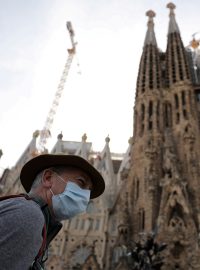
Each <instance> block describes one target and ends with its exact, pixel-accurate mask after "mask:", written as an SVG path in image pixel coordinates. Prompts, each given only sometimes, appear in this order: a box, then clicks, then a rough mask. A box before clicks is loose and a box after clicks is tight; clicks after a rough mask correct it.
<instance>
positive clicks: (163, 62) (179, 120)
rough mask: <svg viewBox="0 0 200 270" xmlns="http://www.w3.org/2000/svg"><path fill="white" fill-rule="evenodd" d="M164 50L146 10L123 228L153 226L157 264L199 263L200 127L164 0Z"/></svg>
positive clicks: (179, 45)
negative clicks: (160, 253)
mask: <svg viewBox="0 0 200 270" xmlns="http://www.w3.org/2000/svg"><path fill="white" fill-rule="evenodd" d="M167 7H168V8H169V10H170V14H169V27H168V36H167V49H166V52H165V53H163V52H161V51H160V50H159V49H158V47H157V42H156V37H155V33H154V22H153V17H155V13H154V12H153V11H148V12H147V13H146V15H147V16H148V17H149V19H148V24H147V27H148V28H147V33H146V37H145V42H144V47H143V52H142V56H141V61H140V66H139V72H138V80H137V88H136V99H135V107H134V135H133V145H132V153H131V169H130V173H129V176H128V181H127V191H126V192H128V198H129V216H130V219H131V226H129V230H130V233H131V235H132V238H133V239H137V238H138V237H139V235H140V234H144V233H148V232H152V231H154V232H156V233H157V239H158V240H160V241H164V242H166V243H167V245H168V247H167V250H166V254H165V266H164V267H163V269H164V270H168V269H170V270H171V269H182V270H186V269H200V256H199V255H200V250H199V240H198V238H199V232H200V167H199V165H200V153H199V149H200V128H199V113H198V107H199V104H198V99H196V94H195V93H196V92H195V91H196V90H195V89H196V86H195V87H194V85H193V83H192V80H191V74H190V68H189V63H188V57H187V53H186V50H185V48H184V45H183V42H182V39H181V35H180V30H179V27H178V24H177V22H176V19H175V13H174V9H175V5H174V4H173V3H169V4H168V5H167Z"/></svg>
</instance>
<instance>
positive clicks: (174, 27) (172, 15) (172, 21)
mask: <svg viewBox="0 0 200 270" xmlns="http://www.w3.org/2000/svg"><path fill="white" fill-rule="evenodd" d="M167 8H169V10H170V13H169V17H170V21H169V29H168V34H171V33H174V32H177V33H180V30H179V27H178V24H177V23H176V20H175V13H174V9H175V8H176V6H175V5H174V4H173V3H169V4H167Z"/></svg>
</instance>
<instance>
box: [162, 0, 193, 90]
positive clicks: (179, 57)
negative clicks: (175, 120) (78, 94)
mask: <svg viewBox="0 0 200 270" xmlns="http://www.w3.org/2000/svg"><path fill="white" fill-rule="evenodd" d="M175 7H176V6H175V5H174V4H173V3H169V4H168V5H167V8H169V9H170V14H169V17H170V20H169V28H168V40H167V51H166V86H167V87H170V86H171V85H172V84H174V83H177V82H179V81H185V80H188V79H190V75H189V69H188V63H187V57H186V51H185V48H184V45H183V42H182V40H181V36H180V30H179V27H178V25H177V23H176V20H175V13H174V9H175Z"/></svg>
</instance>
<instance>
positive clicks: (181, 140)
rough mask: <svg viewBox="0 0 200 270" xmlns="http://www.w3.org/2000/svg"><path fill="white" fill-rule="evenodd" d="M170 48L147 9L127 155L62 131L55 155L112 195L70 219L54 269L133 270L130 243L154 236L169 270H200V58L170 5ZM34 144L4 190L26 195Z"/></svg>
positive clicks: (0, 189)
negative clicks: (24, 176)
mask: <svg viewBox="0 0 200 270" xmlns="http://www.w3.org/2000/svg"><path fill="white" fill-rule="evenodd" d="M167 7H168V8H169V26H168V34H167V48H166V51H165V52H162V51H161V50H160V49H159V47H158V45H157V41H156V35H155V32H154V20H153V18H154V17H155V13H154V12H153V11H151V10H150V11H148V12H147V13H146V15H147V16H148V23H147V32H146V36H145V40H144V46H143V51H142V55H141V60H140V64H139V71H138V78H137V86H136V96H135V104H134V127H133V134H132V137H131V138H130V139H129V146H128V149H127V152H126V153H125V154H115V153H112V152H111V150H110V147H109V141H110V138H109V137H107V138H106V139H105V147H104V149H103V150H102V151H101V152H95V151H93V149H92V143H91V142H87V136H86V134H84V135H83V137H82V140H81V142H74V141H65V140H63V135H62V134H59V135H58V137H57V142H56V143H55V145H54V147H53V149H52V150H51V151H50V152H51V153H61V152H62V153H64V154H76V155H80V156H82V157H83V158H85V159H87V160H88V161H89V162H91V163H92V164H93V165H94V166H95V167H96V168H97V169H98V170H99V171H100V172H101V173H102V175H103V177H104V179H105V182H106V190H105V193H104V194H103V196H101V197H99V198H97V199H96V200H91V201H90V203H89V206H88V210H87V213H84V214H81V215H79V216H77V217H75V218H73V219H71V220H68V221H65V222H64V223H63V224H64V226H63V229H62V231H61V232H60V233H59V234H58V236H57V237H56V239H55V240H54V242H53V244H52V245H51V247H50V250H49V259H48V263H47V268H46V269H48V270H52V269H55V270H75V269H81V270H112V269H115V270H128V269H130V268H129V264H128V262H127V260H126V250H127V247H128V245H129V243H130V241H137V240H138V239H140V238H141V237H145V236H146V235H147V234H148V233H152V232H153V233H154V234H155V235H156V240H157V241H158V242H159V241H160V242H164V243H166V244H167V248H166V249H165V250H164V251H163V254H164V265H163V267H162V269H163V270H173V269H180V270H192V269H200V151H199V149H200V61H199V59H196V63H195V64H194V58H193V54H192V51H191V50H189V49H187V48H185V47H184V45H183V42H182V39H181V34H180V30H179V27H178V24H177V22H176V19H175V12H174V9H175V5H174V4H172V3H169V4H168V5H167ZM38 136H39V133H38V132H37V131H36V132H34V134H33V138H32V140H31V142H30V144H29V145H28V146H27V148H26V149H25V151H24V153H23V154H22V155H21V157H20V159H19V160H18V161H17V163H16V165H15V166H14V167H13V168H11V169H6V170H5V171H4V173H3V175H2V177H1V180H0V193H1V194H13V193H20V192H23V190H22V188H21V185H20V180H19V172H20V169H21V167H22V166H23V165H24V163H25V162H26V161H27V160H29V159H30V158H32V157H34V156H35V155H36V154H37V146H36V145H37V143H36V142H37V139H38Z"/></svg>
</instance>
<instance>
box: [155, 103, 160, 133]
mask: <svg viewBox="0 0 200 270" xmlns="http://www.w3.org/2000/svg"><path fill="white" fill-rule="evenodd" d="M159 115H160V102H159V101H158V103H157V108H156V123H157V128H158V129H159V126H160V122H159Z"/></svg>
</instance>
